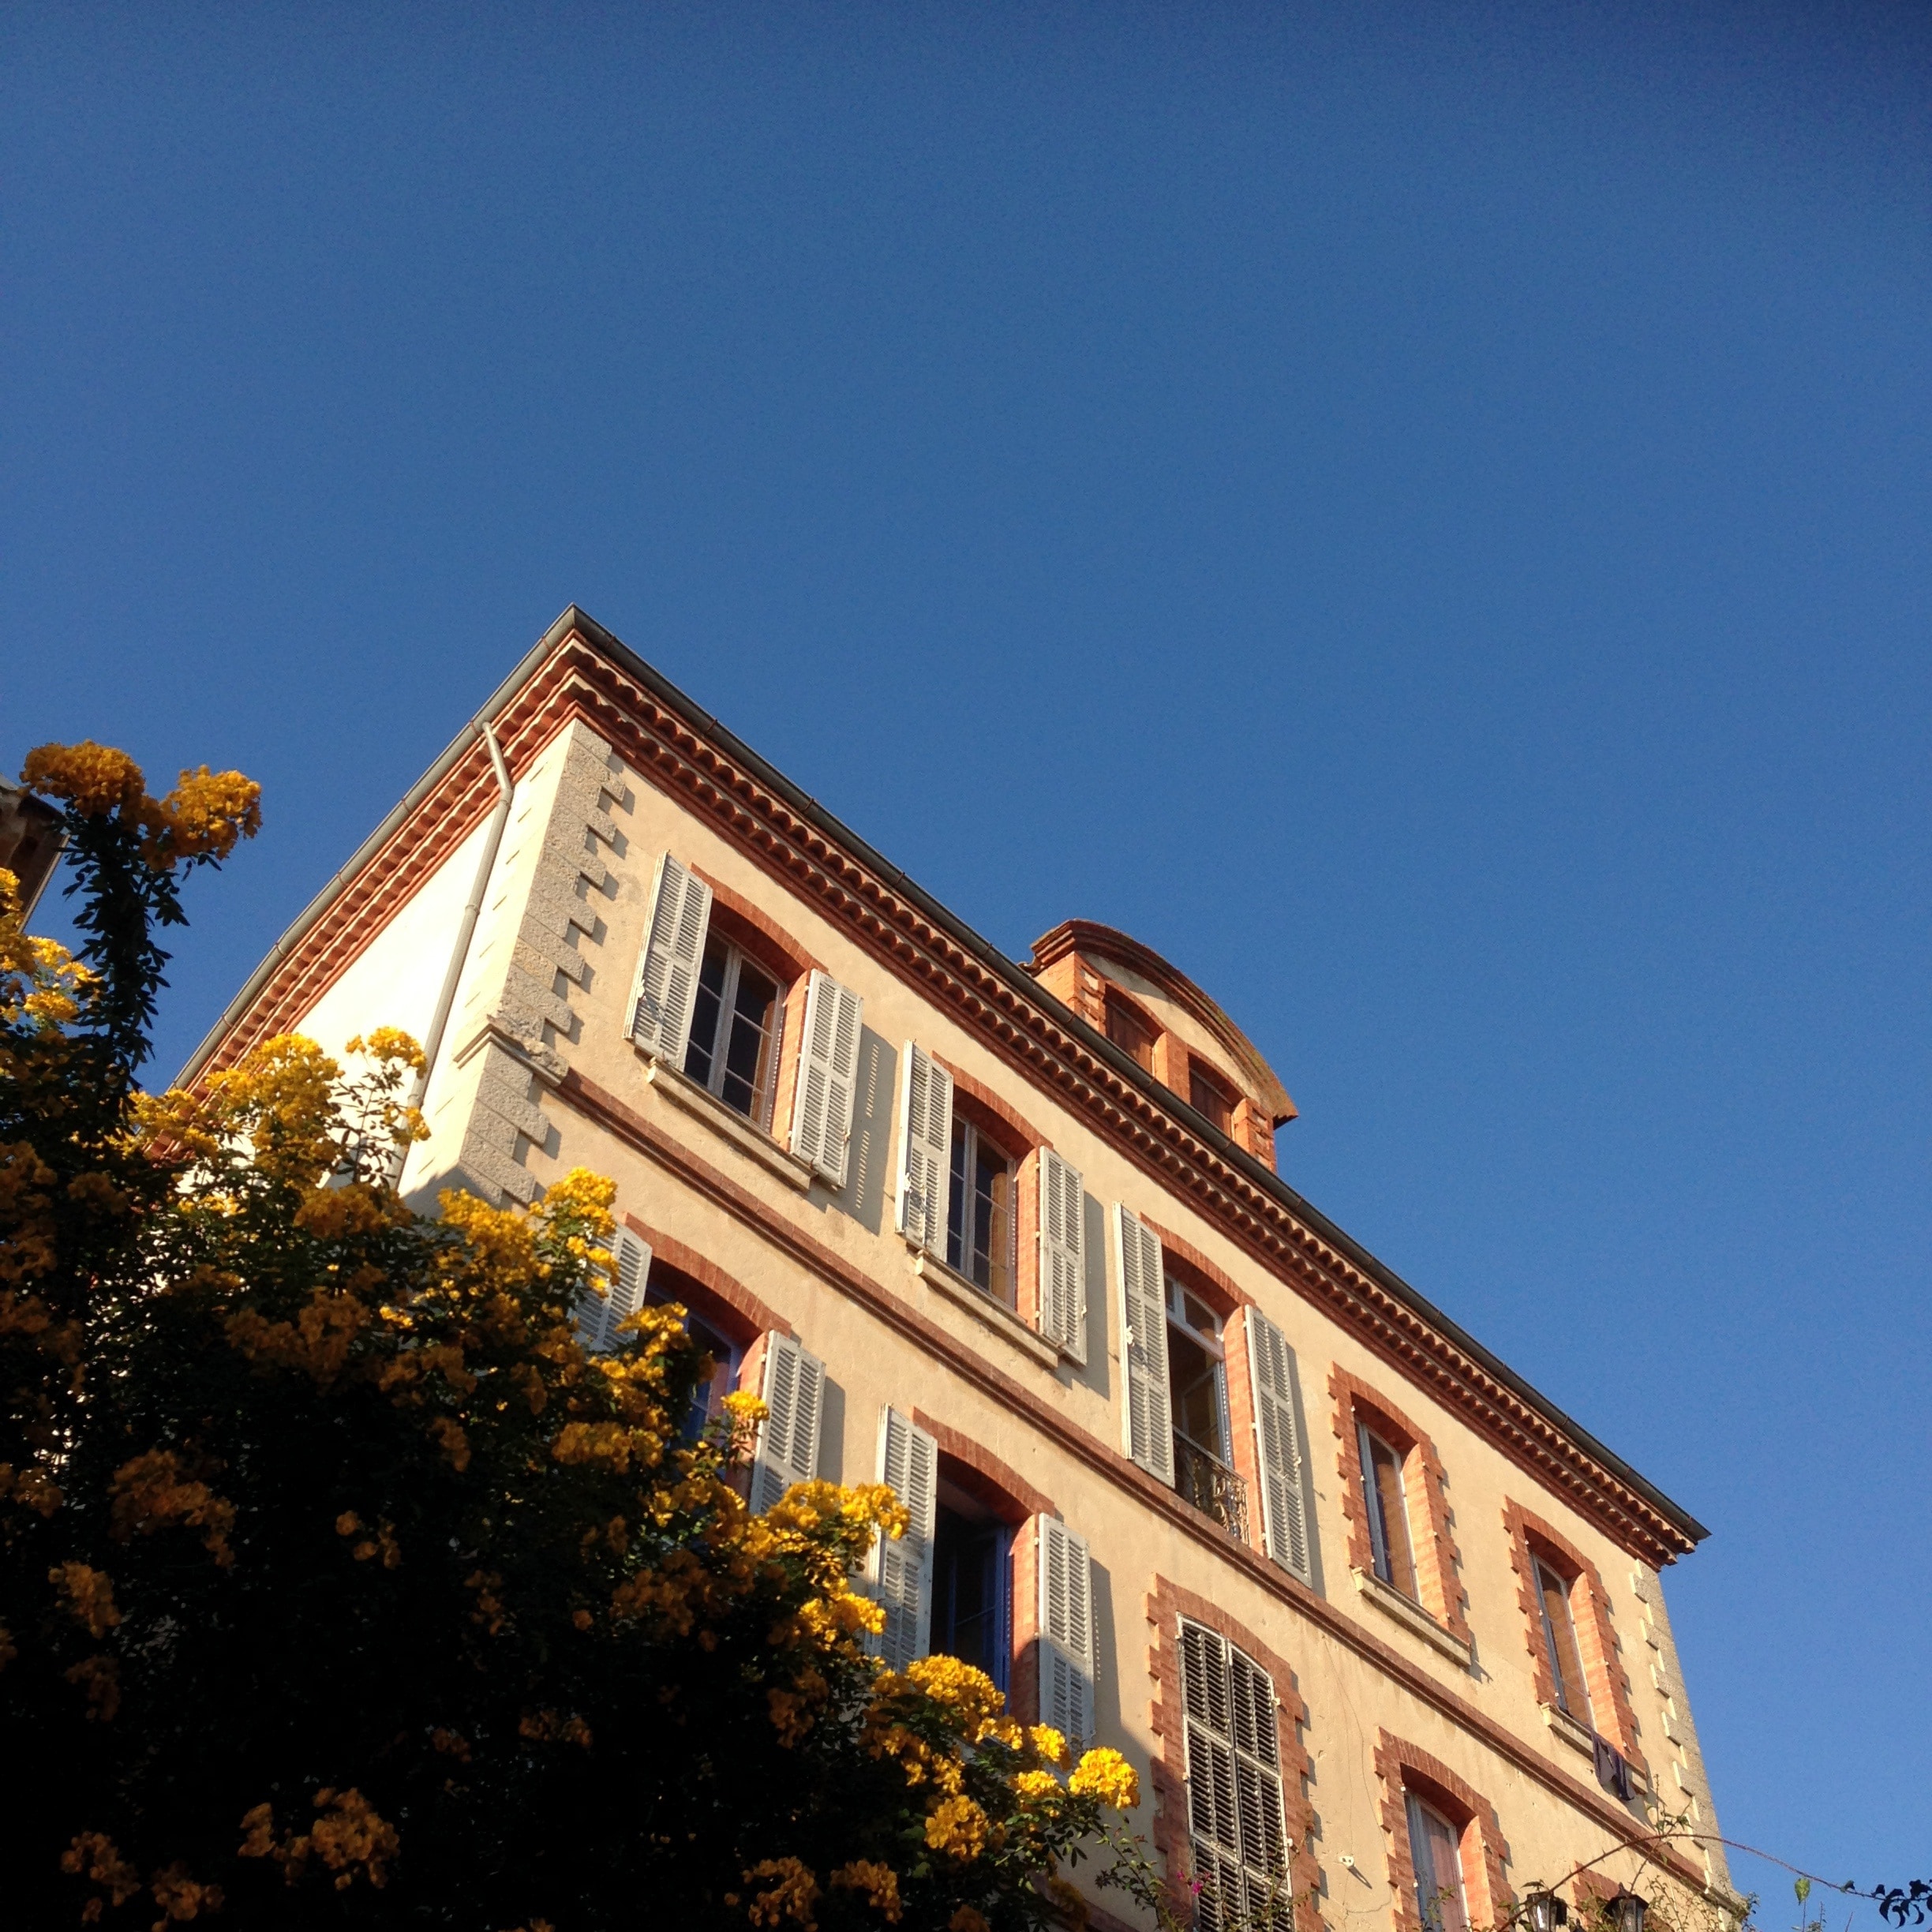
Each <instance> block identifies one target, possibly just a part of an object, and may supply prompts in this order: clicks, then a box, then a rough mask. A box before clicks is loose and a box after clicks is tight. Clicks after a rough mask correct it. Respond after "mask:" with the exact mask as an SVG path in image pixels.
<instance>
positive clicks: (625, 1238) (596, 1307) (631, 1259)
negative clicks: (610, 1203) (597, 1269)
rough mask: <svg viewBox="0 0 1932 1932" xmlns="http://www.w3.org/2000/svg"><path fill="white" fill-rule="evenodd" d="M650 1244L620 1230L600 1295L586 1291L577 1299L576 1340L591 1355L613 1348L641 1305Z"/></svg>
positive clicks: (589, 1290) (646, 1276)
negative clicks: (607, 1276)
mask: <svg viewBox="0 0 1932 1932" xmlns="http://www.w3.org/2000/svg"><path fill="white" fill-rule="evenodd" d="M650 1263H651V1251H650V1242H649V1241H643V1240H641V1239H639V1237H638V1236H636V1235H635V1234H632V1233H631V1230H629V1229H628V1228H620V1229H618V1230H617V1234H616V1239H615V1240H614V1241H612V1243H611V1272H610V1275H609V1278H608V1280H607V1281H606V1282H605V1284H604V1286H605V1292H604V1293H603V1294H599V1293H598V1292H597V1290H596V1289H594V1288H586V1290H584V1292H583V1293H582V1294H581V1295H579V1296H578V1297H577V1310H576V1321H577V1336H578V1340H579V1341H581V1342H582V1343H583V1345H584V1346H585V1347H586V1349H588V1350H590V1353H591V1354H593V1355H597V1354H603V1353H604V1352H605V1350H608V1349H614V1348H616V1346H618V1345H619V1343H620V1342H622V1341H623V1339H624V1338H623V1336H622V1335H620V1334H619V1333H618V1332H617V1331H618V1328H619V1327H620V1324H623V1323H624V1322H627V1321H628V1320H630V1319H631V1316H633V1315H635V1313H636V1312H638V1309H640V1308H642V1306H643V1305H644V1284H645V1282H646V1280H647V1279H649V1278H650Z"/></svg>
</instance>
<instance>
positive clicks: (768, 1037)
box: [684, 933, 781, 1127]
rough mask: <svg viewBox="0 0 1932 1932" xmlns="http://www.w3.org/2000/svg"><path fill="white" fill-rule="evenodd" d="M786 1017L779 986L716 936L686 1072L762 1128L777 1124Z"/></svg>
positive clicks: (708, 950) (707, 952) (710, 941)
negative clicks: (781, 1031)
mask: <svg viewBox="0 0 1932 1932" xmlns="http://www.w3.org/2000/svg"><path fill="white" fill-rule="evenodd" d="M780 1013H781V1009H780V1005H779V998H778V983H777V981H776V980H775V979H773V978H772V976H771V975H770V974H769V973H768V972H766V970H765V969H764V968H763V967H762V966H760V965H759V964H758V963H757V962H756V961H755V960H752V959H750V958H748V957H747V956H746V955H745V954H744V953H741V952H739V949H737V947H736V946H735V945H732V944H731V942H729V941H728V940H725V939H721V938H719V937H718V936H717V934H715V933H713V934H710V936H709V937H708V938H706V941H705V949H704V965H703V968H702V971H701V972H700V973H699V975H698V996H697V998H696V999H695V1000H694V1001H693V1002H692V1003H691V1046H690V1047H689V1048H688V1049H687V1051H686V1053H685V1055H684V1071H685V1072H686V1073H687V1074H689V1075H690V1076H691V1078H692V1079H693V1080H695V1081H697V1082H698V1084H699V1085H700V1086H701V1087H704V1088H709V1089H710V1091H711V1092H713V1093H714V1094H716V1095H717V1097H718V1098H719V1099H721V1100H722V1101H723V1102H724V1103H725V1105H726V1106H728V1107H729V1108H731V1109H732V1110H733V1111H734V1112H735V1113H739V1114H743V1115H744V1117H745V1118H746V1119H747V1120H749V1121H754V1122H755V1123H756V1124H757V1125H758V1126H760V1127H767V1126H769V1125H770V1124H771V1103H772V1088H773V1072H774V1070H775V1069H776V1068H777V1063H778V1025H779V1019H780Z"/></svg>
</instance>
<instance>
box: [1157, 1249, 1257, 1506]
mask: <svg viewBox="0 0 1932 1932" xmlns="http://www.w3.org/2000/svg"><path fill="white" fill-rule="evenodd" d="M1167 1386H1168V1389H1169V1391H1170V1399H1171V1401H1172V1402H1173V1404H1174V1487H1175V1488H1177V1489H1178V1490H1179V1491H1180V1492H1181V1495H1183V1496H1185V1497H1186V1498H1187V1500H1189V1502H1190V1503H1193V1505H1194V1507H1196V1509H1199V1510H1205V1511H1207V1514H1208V1515H1210V1516H1211V1517H1213V1518H1214V1519H1215V1522H1218V1523H1219V1524H1220V1525H1221V1526H1222V1527H1223V1528H1224V1529H1226V1530H1227V1531H1228V1532H1229V1533H1230V1534H1232V1535H1234V1536H1237V1537H1241V1538H1242V1539H1243V1540H1244V1541H1245V1538H1246V1536H1247V1527H1248V1526H1247V1498H1246V1495H1245V1489H1244V1486H1243V1485H1242V1483H1241V1478H1240V1477H1238V1476H1237V1475H1236V1474H1235V1473H1234V1470H1233V1469H1232V1468H1231V1467H1230V1463H1231V1462H1232V1460H1233V1458H1232V1455H1231V1453H1230V1429H1229V1427H1228V1406H1227V1361H1226V1351H1225V1350H1224V1349H1223V1348H1222V1340H1221V1318H1220V1316H1219V1315H1217V1314H1216V1313H1215V1312H1214V1310H1213V1309H1211V1308H1210V1307H1209V1306H1208V1305H1207V1303H1206V1302H1205V1301H1202V1299H1201V1298H1200V1296H1199V1295H1197V1294H1195V1293H1194V1292H1193V1290H1191V1289H1189V1287H1187V1286H1185V1283H1183V1282H1178V1281H1176V1280H1175V1279H1174V1277H1173V1276H1172V1275H1169V1276H1168V1277H1167Z"/></svg>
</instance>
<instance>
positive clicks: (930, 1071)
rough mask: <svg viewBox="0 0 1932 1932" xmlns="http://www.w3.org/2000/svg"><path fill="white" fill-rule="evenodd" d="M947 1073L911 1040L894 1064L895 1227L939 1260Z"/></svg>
mask: <svg viewBox="0 0 1932 1932" xmlns="http://www.w3.org/2000/svg"><path fill="white" fill-rule="evenodd" d="M952 1166H953V1076H952V1075H951V1074H950V1073H948V1072H947V1071H946V1070H945V1068H944V1067H942V1065H940V1064H939V1063H938V1061H936V1060H935V1059H934V1058H933V1057H932V1055H931V1054H929V1053H927V1052H925V1051H924V1050H923V1049H922V1048H920V1047H916V1046H915V1045H914V1044H913V1043H912V1041H911V1040H908V1041H907V1042H906V1043H905V1054H904V1059H903V1061H901V1063H900V1069H899V1232H900V1234H903V1235H904V1237H906V1239H907V1240H908V1241H912V1242H915V1243H916V1244H917V1245H919V1247H921V1248H923V1249H925V1250H926V1252H927V1253H928V1254H932V1255H937V1256H938V1258H939V1259H940V1260H942V1261H943V1260H945V1246H946V1200H947V1182H948V1181H949V1178H950V1177H951V1172H952Z"/></svg>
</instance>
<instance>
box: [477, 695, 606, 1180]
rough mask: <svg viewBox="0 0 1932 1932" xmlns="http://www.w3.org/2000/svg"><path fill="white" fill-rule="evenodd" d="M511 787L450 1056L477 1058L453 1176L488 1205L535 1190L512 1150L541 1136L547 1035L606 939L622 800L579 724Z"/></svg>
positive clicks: (552, 1065)
mask: <svg viewBox="0 0 1932 1932" xmlns="http://www.w3.org/2000/svg"><path fill="white" fill-rule="evenodd" d="M519 792H522V793H524V794H525V796H523V797H522V798H521V799H519V800H518V801H517V803H515V804H514V805H513V806H512V808H511V823H510V825H509V826H508V827H507V829H506V831H505V833H504V844H505V846H506V847H507V848H508V849H507V851H506V852H504V853H503V854H502V855H501V856H500V857H499V859H498V861H497V864H496V871H495V875H494V876H493V877H492V879H491V881H490V886H489V892H490V893H491V895H492V897H491V898H490V899H489V900H486V903H485V908H484V910H485V919H487V920H489V926H490V930H489V937H488V938H487V939H485V940H483V942H482V945H481V948H480V949H479V950H478V952H477V953H476V955H475V956H474V958H473V960H472V961H471V964H470V972H471V974H472V975H473V980H474V983H473V985H472V987H471V989H470V991H469V993H468V994H467V995H466V998H465V1001H464V1018H463V1022H462V1031H461V1033H460V1035H459V1039H458V1043H457V1046H456V1050H455V1056H454V1058H455V1062H456V1064H457V1065H459V1066H461V1065H464V1064H465V1063H466V1062H468V1061H471V1060H473V1059H474V1058H476V1057H477V1056H478V1055H481V1058H482V1065H481V1069H480V1070H479V1072H478V1074H477V1085H476V1093H475V1099H474V1103H472V1105H471V1106H470V1114H469V1118H468V1120H467V1121H466V1123H465V1126H464V1131H463V1139H462V1152H461V1154H460V1155H459V1157H458V1165H459V1167H460V1169H461V1173H460V1174H459V1176H457V1177H455V1178H459V1179H461V1180H463V1181H466V1182H467V1184H468V1185H470V1186H472V1187H474V1189H475V1190H476V1191H477V1193H479V1194H481V1195H482V1196H485V1199H488V1200H493V1201H496V1202H497V1203H498V1204H501V1203H503V1202H504V1201H505V1200H518V1201H524V1202H528V1201H530V1200H534V1198H535V1197H536V1194H537V1182H536V1181H535V1179H534V1178H533V1177H532V1175H531V1174H530V1170H529V1169H528V1168H526V1166H524V1165H523V1163H522V1161H521V1160H519V1158H518V1155H519V1152H520V1151H521V1147H522V1142H523V1141H525V1140H530V1141H534V1142H535V1143H537V1144H538V1145H539V1146H548V1145H549V1144H551V1140H552V1133H553V1131H554V1130H553V1129H552V1126H551V1124H550V1121H549V1119H548V1118H546V1117H545V1114H544V1111H543V1104H542V1103H543V1094H544V1090H545V1088H546V1087H550V1086H554V1085H555V1084H556V1083H557V1082H559V1081H560V1080H562V1079H563V1077H564V1072H565V1066H564V1060H563V1058H562V1056H561V1055H560V1054H558V1053H557V1052H556V1050H555V1049H554V1047H552V1045H551V1044H550V1041H551V1039H554V1038H556V1036H558V1035H561V1036H563V1037H564V1038H565V1039H569V1038H571V1037H572V1036H574V1035H575V1032H576V1028H577V1024H578V1021H577V1015H576V1014H575V1012H574V1011H573V1010H572V1009H571V1004H570V1001H571V994H573V993H574V992H576V991H579V990H582V987H584V986H585V984H586V982H587V981H588V980H589V979H590V971H591V966H592V964H593V960H595V958H596V951H595V949H598V948H601V947H602V946H603V945H604V944H605V942H606V940H607V939H608V936H609V928H608V925H607V924H606V923H605V919H604V917H603V915H602V912H601V909H600V901H601V902H602V904H604V905H608V904H610V903H611V902H612V901H613V900H615V899H616V896H617V878H616V874H614V873H613V872H612V871H611V869H610V867H608V865H606V864H605V859H604V855H605V852H606V851H607V850H608V852H612V854H615V853H616V852H618V851H619V850H620V849H621V848H622V846H623V833H621V831H620V829H619V828H618V825H617V821H616V818H615V817H614V816H613V815H612V813H613V811H629V810H630V808H631V800H630V791H629V787H628V784H627V782H626V779H625V777H624V771H623V766H622V765H621V764H620V762H619V761H618V759H617V758H616V757H615V756H614V755H613V754H612V751H611V748H610V747H609V746H608V744H606V743H605V742H604V740H603V739H601V738H600V737H598V736H597V734H596V732H593V731H592V730H590V728H589V727H588V726H587V725H585V724H584V723H583V722H582V721H581V720H578V721H574V722H572V723H571V725H569V726H568V727H567V728H566V729H564V731H562V732H560V733H559V734H558V735H557V736H556V739H553V740H552V743H550V744H549V746H548V747H545V751H544V753H543V755H542V757H541V759H540V760H539V761H538V762H537V766H536V768H535V769H534V770H532V771H531V772H530V774H529V776H528V777H526V779H525V780H524V781H523V783H522V785H520V786H519ZM519 890H520V891H521V893H522V909H521V912H520V913H519V914H517V915H515V923H514V925H513V926H511V925H508V924H507V919H506V915H508V912H509V908H510V906H511V903H512V902H513V901H514V900H515V897H516V896H517V894H518V893H519ZM499 908H502V911H501V912H499V911H498V909H499ZM492 914H495V915H497V916H496V917H495V918H492V916H491V915H492ZM500 922H502V923H500ZM478 937H479V938H481V937H482V928H481V927H479V930H478ZM499 955H500V957H501V965H500V968H499V967H498V965H497V963H496V962H497V957H498V956H499ZM478 1016H480V1017H478ZM545 1028H549V1035H546V1034H545Z"/></svg>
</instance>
